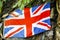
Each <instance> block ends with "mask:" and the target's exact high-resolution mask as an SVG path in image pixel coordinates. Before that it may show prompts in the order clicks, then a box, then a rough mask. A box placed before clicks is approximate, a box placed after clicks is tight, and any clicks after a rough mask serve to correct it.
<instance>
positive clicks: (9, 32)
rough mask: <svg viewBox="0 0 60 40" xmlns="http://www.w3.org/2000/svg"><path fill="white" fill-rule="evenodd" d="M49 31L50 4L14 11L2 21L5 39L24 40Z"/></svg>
mask: <svg viewBox="0 0 60 40" xmlns="http://www.w3.org/2000/svg"><path fill="white" fill-rule="evenodd" d="M50 29H51V23H50V3H44V4H41V5H40V6H35V7H31V8H24V10H20V9H16V10H15V11H13V12H12V13H11V14H9V16H7V18H6V19H5V20H4V33H3V34H4V37H5V38H15V37H16V38H20V37H22V38H26V37H31V36H33V35H36V34H39V33H42V32H45V31H47V30H50Z"/></svg>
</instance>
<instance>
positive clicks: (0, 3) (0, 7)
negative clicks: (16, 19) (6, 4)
mask: <svg viewBox="0 0 60 40" xmlns="http://www.w3.org/2000/svg"><path fill="white" fill-rule="evenodd" d="M2 5H3V4H2V1H0V12H1V10H2Z"/></svg>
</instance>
